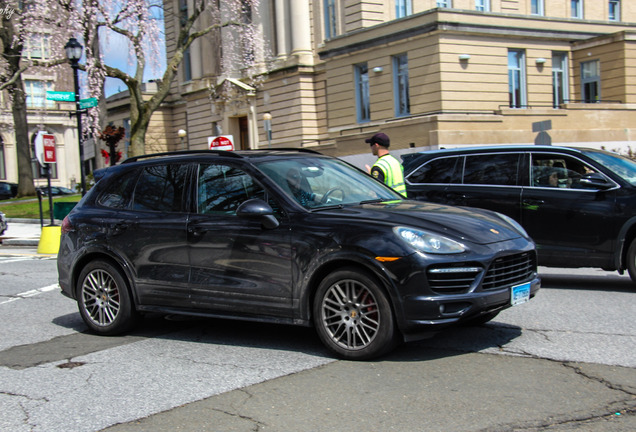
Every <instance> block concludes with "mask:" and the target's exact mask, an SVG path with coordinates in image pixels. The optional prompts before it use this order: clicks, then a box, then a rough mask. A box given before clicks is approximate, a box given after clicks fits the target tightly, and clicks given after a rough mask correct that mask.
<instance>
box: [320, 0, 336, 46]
mask: <svg viewBox="0 0 636 432" xmlns="http://www.w3.org/2000/svg"><path fill="white" fill-rule="evenodd" d="M322 5H323V8H324V18H325V40H327V39H331V38H333V37H335V36H337V35H338V21H337V19H338V18H337V17H338V14H337V13H336V12H337V10H338V8H337V5H336V0H323V3H322Z"/></svg>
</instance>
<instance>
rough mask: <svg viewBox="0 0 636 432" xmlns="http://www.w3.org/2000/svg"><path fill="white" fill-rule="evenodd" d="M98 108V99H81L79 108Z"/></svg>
mask: <svg viewBox="0 0 636 432" xmlns="http://www.w3.org/2000/svg"><path fill="white" fill-rule="evenodd" d="M96 106H97V98H94V97H92V98H88V99H80V101H79V107H80V109H86V108H93V107H96Z"/></svg>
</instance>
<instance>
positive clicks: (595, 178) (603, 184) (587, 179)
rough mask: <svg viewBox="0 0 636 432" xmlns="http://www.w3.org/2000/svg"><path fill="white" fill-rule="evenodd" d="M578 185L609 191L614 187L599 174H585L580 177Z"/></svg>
mask: <svg viewBox="0 0 636 432" xmlns="http://www.w3.org/2000/svg"><path fill="white" fill-rule="evenodd" d="M580 183H581V184H582V185H585V186H588V187H591V188H595V189H602V190H604V189H609V188H611V187H612V186H614V183H612V182H610V181H609V180H607V179H606V178H605V176H603V174H599V173H589V174H585V175H584V176H583V177H581V180H580Z"/></svg>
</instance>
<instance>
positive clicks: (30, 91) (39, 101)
mask: <svg viewBox="0 0 636 432" xmlns="http://www.w3.org/2000/svg"><path fill="white" fill-rule="evenodd" d="M51 90H53V81H48V80H42V79H30V78H25V80H24V94H25V96H26V105H27V108H30V109H38V108H55V101H52V100H47V99H46V92H47V91H51Z"/></svg>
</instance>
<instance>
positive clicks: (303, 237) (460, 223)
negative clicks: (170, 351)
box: [58, 150, 540, 359]
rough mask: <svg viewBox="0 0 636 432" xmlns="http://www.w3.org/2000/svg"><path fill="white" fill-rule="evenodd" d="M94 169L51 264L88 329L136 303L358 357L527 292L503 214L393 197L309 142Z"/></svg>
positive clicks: (522, 246) (520, 234)
mask: <svg viewBox="0 0 636 432" xmlns="http://www.w3.org/2000/svg"><path fill="white" fill-rule="evenodd" d="M95 177H96V180H97V183H96V184H95V186H94V187H93V188H92V189H91V190H90V191H89V192H88V193H87V194H86V196H85V197H84V198H83V199H82V200H81V201H80V203H79V204H78V205H77V206H76V207H75V208H74V209H73V210H72V211H71V213H70V214H69V215H68V216H67V217H66V218H65V219H64V222H63V225H62V236H61V244H60V250H59V254H58V272H59V281H60V285H61V287H62V291H63V293H64V294H65V295H66V296H68V297H70V298H72V299H75V300H76V301H77V303H78V306H79V311H80V313H81V316H82V318H83V320H84V321H85V323H86V325H87V326H88V327H89V328H90V329H91V330H92V331H94V332H96V333H98V334H104V335H112V334H118V333H122V332H125V331H127V330H129V329H131V328H132V326H133V325H134V324H135V323H136V321H137V319H138V318H139V317H141V316H142V315H143V314H144V313H146V312H160V313H169V314H193V315H205V316H213V317H223V318H232V319H245V320H256V321H270V322H277V323H289V324H297V325H305V326H312V325H313V326H314V327H315V328H316V331H317V333H318V335H319V337H320V339H321V340H322V342H323V343H324V344H325V345H326V346H327V347H328V348H329V349H330V350H332V351H333V352H334V353H335V354H337V355H338V356H340V357H343V358H348V359H368V358H372V357H376V356H379V355H381V354H384V353H386V352H388V351H389V350H391V349H392V348H393V347H394V346H395V345H396V344H398V343H399V342H401V341H410V340H415V339H419V338H423V337H426V336H429V335H431V334H434V333H435V332H437V331H439V330H441V329H444V328H447V327H449V326H452V325H457V324H459V323H466V322H472V323H483V322H486V321H488V320H490V319H492V318H494V317H495V315H497V313H498V312H499V311H501V310H503V309H506V308H508V307H510V306H514V305H517V304H520V303H523V302H525V301H527V300H528V299H530V298H532V297H533V296H534V295H535V294H536V292H537V290H538V289H539V286H540V281H539V278H538V277H537V271H536V269H537V267H536V266H537V259H536V251H535V246H534V243H533V242H532V241H531V240H530V239H529V238H528V236H527V234H526V233H525V232H524V231H523V229H522V228H521V227H520V226H519V225H518V224H517V223H516V222H514V221H513V220H512V219H510V218H508V217H507V216H504V215H501V214H498V213H495V212H491V211H487V210H466V209H462V208H458V207H451V206H447V205H438V204H429V203H422V202H417V201H409V200H405V199H403V197H402V196H401V195H400V194H398V193H396V192H394V191H393V190H392V189H390V188H388V187H386V186H385V185H384V184H382V183H380V182H378V181H376V180H375V179H373V178H372V177H371V176H369V175H367V174H366V173H364V172H363V171H361V170H359V169H357V168H355V167H353V166H351V165H349V164H347V163H345V162H343V161H341V160H339V159H336V158H332V157H328V156H324V155H321V154H318V153H315V152H310V151H301V150H298V151H294V150H289V151H282V150H280V151H279V150H272V151H262V150H259V151H237V152H223V151H197V152H177V153H170V154H163V155H148V156H142V157H137V158H132V159H128V160H126V161H125V162H124V163H122V164H120V165H117V166H114V167H109V168H105V169H103V170H101V171H98V172H96V175H95Z"/></svg>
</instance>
